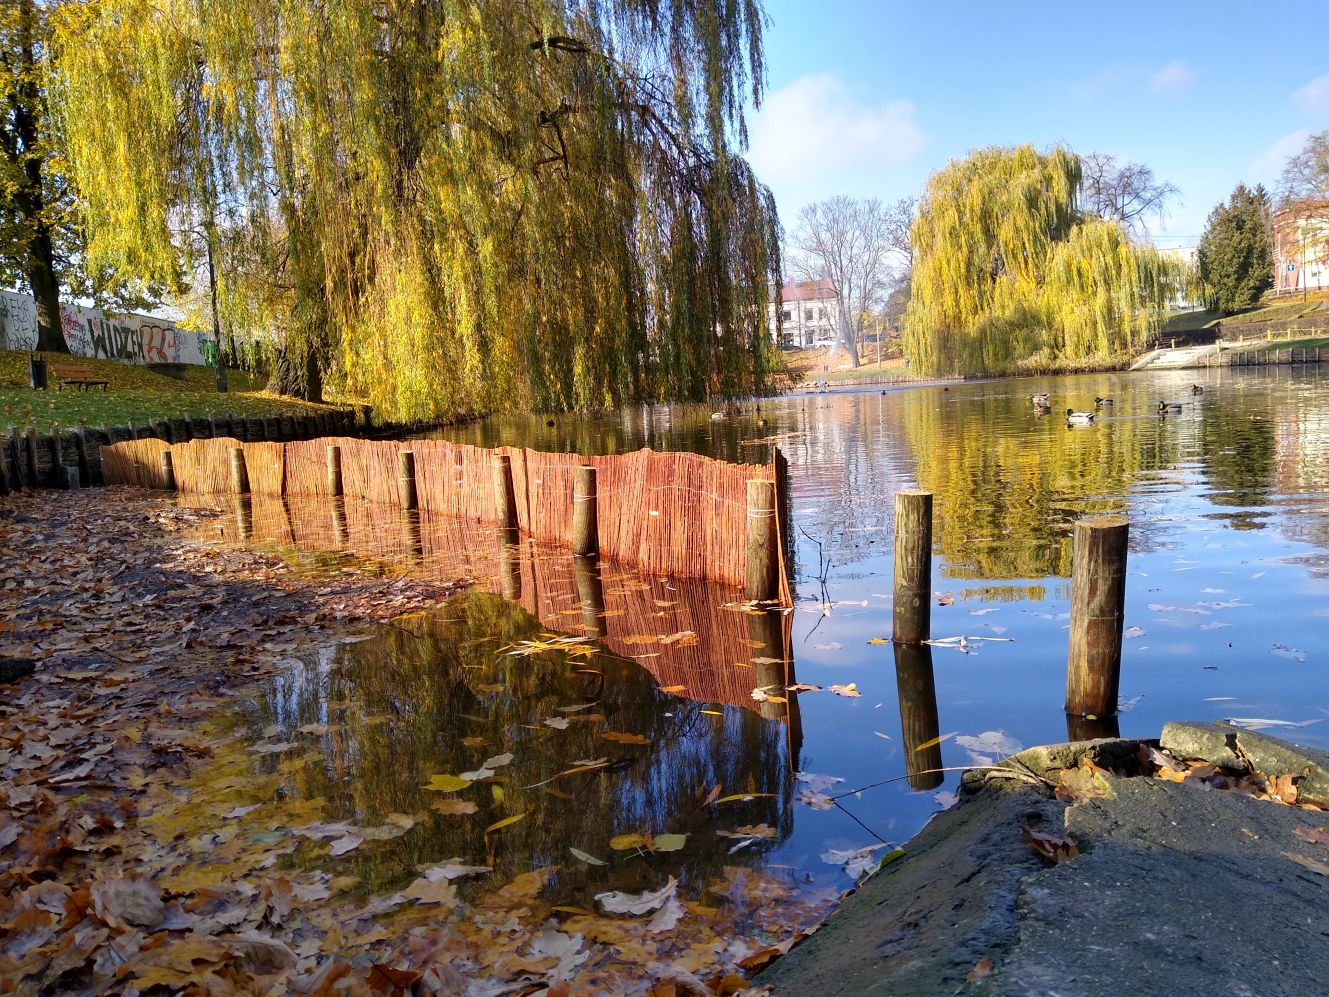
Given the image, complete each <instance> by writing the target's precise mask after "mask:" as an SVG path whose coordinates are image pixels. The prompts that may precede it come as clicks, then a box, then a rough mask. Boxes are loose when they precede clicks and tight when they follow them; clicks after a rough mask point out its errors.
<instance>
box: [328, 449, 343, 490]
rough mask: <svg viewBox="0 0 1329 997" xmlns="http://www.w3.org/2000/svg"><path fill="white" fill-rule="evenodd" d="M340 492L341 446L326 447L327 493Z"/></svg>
mask: <svg viewBox="0 0 1329 997" xmlns="http://www.w3.org/2000/svg"><path fill="white" fill-rule="evenodd" d="M341 493H342V490H341V447H336V446H333V447H328V494H329V495H340V494H341Z"/></svg>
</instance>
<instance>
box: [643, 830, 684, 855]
mask: <svg viewBox="0 0 1329 997" xmlns="http://www.w3.org/2000/svg"><path fill="white" fill-rule="evenodd" d="M687 842H688V836H687V835H686V834H657V835H656V836H655V837H654V838H652V839H651V848H652V849H653V850H654V851H657V852H676V851H678V850H679V849H680V848H682V847H683V846H684V845H686V844H687Z"/></svg>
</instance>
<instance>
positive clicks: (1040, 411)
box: [1034, 405, 1052, 415]
mask: <svg viewBox="0 0 1329 997" xmlns="http://www.w3.org/2000/svg"><path fill="white" fill-rule="evenodd" d="M1051 414H1052V406H1051V405H1035V406H1034V415H1051Z"/></svg>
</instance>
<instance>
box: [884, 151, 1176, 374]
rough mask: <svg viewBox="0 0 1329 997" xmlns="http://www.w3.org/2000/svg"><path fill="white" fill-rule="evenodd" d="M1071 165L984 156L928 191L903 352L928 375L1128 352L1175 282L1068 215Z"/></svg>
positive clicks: (954, 168) (1074, 187)
mask: <svg viewBox="0 0 1329 997" xmlns="http://www.w3.org/2000/svg"><path fill="white" fill-rule="evenodd" d="M1080 182H1081V172H1080V160H1079V157H1077V156H1076V155H1075V154H1074V153H1072V152H1070V151H1068V150H1066V149H1061V148H1054V149H1053V150H1051V151H1050V152H1047V153H1040V152H1038V151H1036V150H1035V149H1033V148H1032V147H1030V146H1027V145H1026V146H1019V147H1017V148H1013V149H1006V148H990V149H983V150H980V151H977V152H974V153H972V154H970V155H969V156H968V157H967V158H966V159H963V160H959V161H957V162H953V163H951V164H950V165H949V166H947V167H946V168H945V169H944V170H941V171H940V172H939V173H936V174H934V175H933V176H932V178H931V179H930V180H929V181H928V184H927V188H926V191H925V193H924V196H923V199H922V200H921V202H920V204H919V209H918V215H917V217H916V218H915V221H914V224H913V226H912V229H911V242H912V245H913V250H914V270H913V281H912V283H911V287H910V300H909V307H908V310H907V312H906V316H905V330H904V332H905V351H906V353H907V354H908V355H909V356H910V358H911V360H912V361H913V363H914V364H915V365H916V366H917V367H918V368H919V369H920V370H922V371H924V372H928V373H934V374H956V373H971V372H999V371H1004V370H1010V369H1012V368H1014V367H1015V366H1016V365H1017V364H1019V363H1021V362H1025V361H1028V360H1031V359H1037V360H1042V361H1048V362H1058V361H1076V360H1084V359H1088V358H1093V357H1102V358H1106V357H1109V356H1115V355H1118V354H1121V353H1124V352H1127V351H1129V350H1130V349H1133V348H1134V347H1136V346H1138V345H1139V344H1140V343H1141V341H1142V340H1143V338H1144V337H1145V335H1147V333H1148V332H1149V330H1150V329H1151V328H1152V327H1153V325H1154V323H1156V322H1157V320H1158V317H1159V315H1160V314H1161V312H1162V310H1163V308H1164V307H1165V305H1166V302H1167V300H1168V298H1169V296H1170V295H1171V294H1172V293H1174V289H1175V287H1176V284H1177V281H1178V279H1179V273H1178V272H1177V270H1176V267H1175V266H1173V265H1171V264H1169V263H1167V262H1166V261H1164V260H1163V258H1162V257H1160V256H1159V254H1158V253H1156V252H1155V251H1153V250H1152V249H1150V248H1147V247H1140V246H1137V245H1135V244H1133V243H1132V242H1131V241H1130V239H1129V238H1128V236H1127V235H1126V233H1125V232H1124V231H1123V230H1122V228H1121V226H1120V225H1119V224H1118V223H1116V222H1112V221H1106V220H1103V219H1097V218H1087V219H1086V218H1084V217H1083V216H1082V214H1081V213H1080V212H1079V210H1078V209H1077V207H1076V195H1077V192H1078V190H1079V187H1080Z"/></svg>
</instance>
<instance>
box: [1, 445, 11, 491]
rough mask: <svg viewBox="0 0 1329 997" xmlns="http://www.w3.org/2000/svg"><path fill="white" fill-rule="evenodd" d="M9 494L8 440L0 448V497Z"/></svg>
mask: <svg viewBox="0 0 1329 997" xmlns="http://www.w3.org/2000/svg"><path fill="white" fill-rule="evenodd" d="M8 494H9V440H8V439H6V440H5V444H4V446H3V447H0V495H8Z"/></svg>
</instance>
